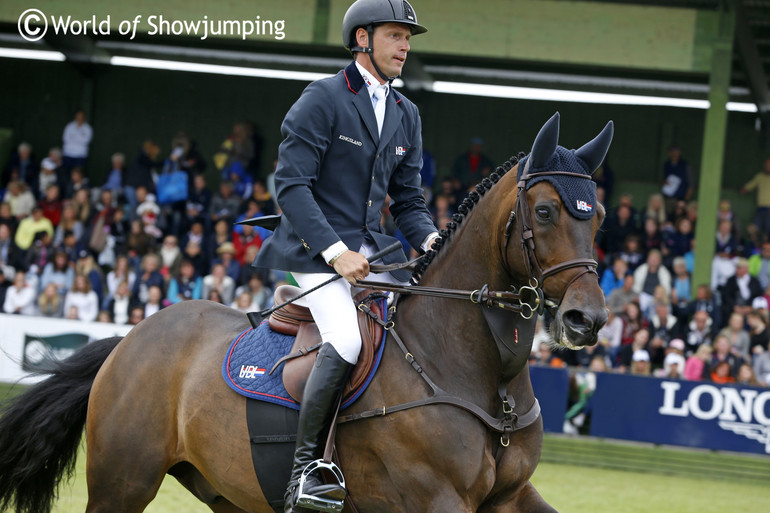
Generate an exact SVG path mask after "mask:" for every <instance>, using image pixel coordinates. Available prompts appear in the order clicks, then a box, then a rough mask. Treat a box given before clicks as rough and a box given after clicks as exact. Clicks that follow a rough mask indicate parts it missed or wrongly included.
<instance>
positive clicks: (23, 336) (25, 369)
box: [0, 314, 133, 384]
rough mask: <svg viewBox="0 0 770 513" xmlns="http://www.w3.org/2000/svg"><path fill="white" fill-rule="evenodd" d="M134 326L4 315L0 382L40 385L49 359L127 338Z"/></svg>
mask: <svg viewBox="0 0 770 513" xmlns="http://www.w3.org/2000/svg"><path fill="white" fill-rule="evenodd" d="M131 328H133V326H131V325H120V324H109V323H103V322H83V321H73V320H68V319H51V318H48V317H32V316H28V315H8V314H0V382H5V383H22V384H31V383H36V382H38V381H40V380H42V379H45V376H34V375H30V372H31V371H33V370H35V369H39V368H40V365H41V364H44V363H45V359H46V357H50V356H53V357H55V358H57V359H63V358H66V357H68V356H70V355H71V354H72V353H74V352H75V351H77V350H78V349H79V348H80V347H82V346H83V345H85V344H86V343H88V342H93V341H94V340H100V339H103V338H108V337H115V336H119V337H123V336H125V335H126V334H127V333H128V332H129V331H131Z"/></svg>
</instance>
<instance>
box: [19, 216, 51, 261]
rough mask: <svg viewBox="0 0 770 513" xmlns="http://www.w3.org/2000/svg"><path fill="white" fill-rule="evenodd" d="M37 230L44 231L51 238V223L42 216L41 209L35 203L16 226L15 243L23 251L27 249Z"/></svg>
mask: <svg viewBox="0 0 770 513" xmlns="http://www.w3.org/2000/svg"><path fill="white" fill-rule="evenodd" d="M39 232H46V233H48V234H49V235H50V236H51V237H52V238H53V223H51V220H50V219H48V218H47V217H45V216H43V209H42V208H40V207H38V206H37V205H36V206H35V207H34V208H33V209H32V213H31V214H30V215H29V216H28V217H25V218H24V219H22V220H21V222H20V223H19V227H18V228H16V237H15V238H14V240H15V242H16V245H17V246H18V247H19V248H20V249H22V250H23V251H26V250H28V249H29V248H30V247H31V246H32V243H33V242H34V241H35V235H36V234H37V233H39Z"/></svg>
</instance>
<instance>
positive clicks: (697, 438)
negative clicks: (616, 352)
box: [591, 373, 770, 454]
mask: <svg viewBox="0 0 770 513" xmlns="http://www.w3.org/2000/svg"><path fill="white" fill-rule="evenodd" d="M592 405H593V418H592V421H591V434H592V435H594V436H601V437H610V438H621V439H626V440H638V441H644V442H652V443H658V444H670V445H684V446H691V447H701V448H704V449H715V450H726V451H740V452H752V453H759V454H770V390H768V389H761V388H753V387H742V386H733V385H717V384H714V383H710V382H702V381H679V380H668V379H659V378H648V377H640V376H628V375H615V374H608V373H598V374H597V383H596V392H595V393H594V396H593V399H592Z"/></svg>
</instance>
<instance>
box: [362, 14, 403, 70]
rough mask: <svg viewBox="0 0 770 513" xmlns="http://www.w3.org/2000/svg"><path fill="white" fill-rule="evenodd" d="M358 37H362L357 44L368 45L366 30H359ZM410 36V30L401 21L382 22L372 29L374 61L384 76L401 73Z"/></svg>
mask: <svg viewBox="0 0 770 513" xmlns="http://www.w3.org/2000/svg"><path fill="white" fill-rule="evenodd" d="M359 37H360V38H362V39H363V41H361V40H359V44H361V43H364V44H363V45H362V46H368V44H367V43H368V42H367V38H368V35H367V34H366V31H364V30H361V31H360V32H359ZM411 37H412V31H411V30H410V29H409V27H408V26H407V25H403V24H401V23H384V24H382V25H379V26H377V27H376V28H375V29H374V61H375V62H376V63H377V66H379V67H380V69H381V70H382V72H383V73H384V74H385V75H386V76H388V77H395V76H398V75H400V74H401V70H402V68H403V67H404V62H406V54H407V52H409V49H410V48H411V47H410V46H409V40H410V39H411ZM375 76H376V74H375ZM378 78H379V77H378Z"/></svg>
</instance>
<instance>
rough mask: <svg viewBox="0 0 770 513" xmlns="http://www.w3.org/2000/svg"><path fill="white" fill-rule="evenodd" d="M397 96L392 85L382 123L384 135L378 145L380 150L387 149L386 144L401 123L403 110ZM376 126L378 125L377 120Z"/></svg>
mask: <svg viewBox="0 0 770 513" xmlns="http://www.w3.org/2000/svg"><path fill="white" fill-rule="evenodd" d="M396 97H397V93H396V91H395V90H393V87H391V88H390V94H389V95H388V101H387V103H386V107H385V121H384V122H383V123H382V137H381V139H380V142H379V144H378V145H377V150H378V152H381V151H382V150H383V149H385V145H387V144H388V143H389V142H390V139H391V137H393V134H395V133H396V129H397V128H398V126H399V125H400V124H401V118H402V117H403V113H402V112H401V107H400V106H399V105H398V104H397V103H396ZM372 112H374V111H372ZM375 126H377V125H376V120H375Z"/></svg>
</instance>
